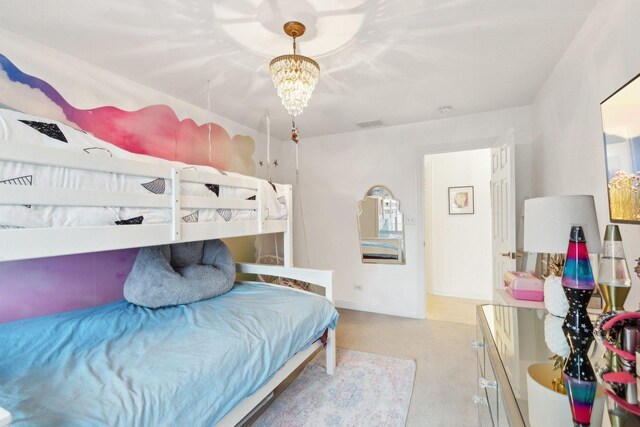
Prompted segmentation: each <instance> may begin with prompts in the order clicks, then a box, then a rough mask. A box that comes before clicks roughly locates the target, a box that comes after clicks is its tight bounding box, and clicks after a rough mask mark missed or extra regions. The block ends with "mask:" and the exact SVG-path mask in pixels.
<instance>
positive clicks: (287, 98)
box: [269, 21, 320, 117]
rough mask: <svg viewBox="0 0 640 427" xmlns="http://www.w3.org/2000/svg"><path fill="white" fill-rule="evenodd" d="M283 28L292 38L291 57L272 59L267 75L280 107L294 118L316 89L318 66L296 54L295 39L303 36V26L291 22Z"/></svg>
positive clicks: (309, 59)
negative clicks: (276, 92) (280, 103)
mask: <svg viewBox="0 0 640 427" xmlns="http://www.w3.org/2000/svg"><path fill="white" fill-rule="evenodd" d="M283 28H284V32H285V33H286V34H287V35H288V36H289V37H292V38H293V55H282V56H278V57H276V58H273V60H272V61H271V63H270V64H269V73H270V74H271V79H272V80H273V84H274V86H275V87H276V90H277V91H278V96H279V97H280V99H281V100H282V105H284V107H285V108H286V109H287V111H288V112H289V114H290V115H292V116H294V117H295V116H297V115H299V114H300V113H302V109H303V108H304V107H306V106H307V102H308V101H309V98H311V94H312V93H313V90H314V89H315V88H316V84H317V83H318V77H319V76H320V66H318V63H317V62H316V61H314V60H313V59H311V58H308V57H306V56H302V55H297V54H296V37H300V36H302V35H303V34H304V31H305V27H304V25H302V24H301V23H300V22H295V21H291V22H287V23H286V24H284V26H283Z"/></svg>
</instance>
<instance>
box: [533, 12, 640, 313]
mask: <svg viewBox="0 0 640 427" xmlns="http://www.w3.org/2000/svg"><path fill="white" fill-rule="evenodd" d="M638 17H640V2H638V1H637V0H602V1H600V2H599V3H598V4H597V5H596V7H595V9H594V10H593V12H592V13H591V15H590V16H589V17H588V18H587V20H586V21H585V23H584V25H583V27H582V28H581V30H580V31H579V32H578V34H577V35H576V37H575V39H574V40H573V42H572V43H571V45H570V46H569V48H568V49H567V51H566V52H565V54H564V55H563V57H562V58H561V60H560V61H559V62H558V64H557V66H556V68H555V69H554V71H553V73H552V74H551V75H550V77H549V79H548V80H547V81H546V83H545V84H544V86H543V87H542V89H541V90H540V92H539V93H538V95H537V96H536V99H535V101H534V102H533V105H532V117H533V134H532V135H533V141H534V143H533V155H534V158H535V161H534V165H533V177H534V181H533V184H534V186H533V191H534V193H535V195H537V196H545V195H561V194H593V195H594V196H595V200H596V209H597V213H598V222H599V225H600V228H601V234H603V233H604V227H605V226H606V225H607V223H608V222H609V212H608V205H607V182H606V174H605V159H604V143H603V137H602V124H601V118H600V102H602V101H603V100H604V99H605V98H606V97H607V96H609V95H610V94H611V93H613V92H614V91H615V90H617V89H618V88H619V87H620V86H622V85H623V84H624V83H626V82H627V81H628V80H630V79H631V78H633V77H634V76H635V75H636V74H638V73H640V25H638V22H637V21H638ZM620 231H621V233H622V239H623V241H624V246H625V251H626V255H627V260H628V262H629V266H630V267H632V266H633V265H634V264H635V263H634V262H633V260H634V258H637V257H638V256H640V239H639V237H640V226H638V225H620ZM631 273H632V276H633V277H634V279H633V288H632V289H631V293H630V295H629V298H628V300H627V304H626V307H627V308H629V309H632V310H635V309H637V307H638V302H639V301H640V281H639V280H637V277H636V276H635V274H633V271H631Z"/></svg>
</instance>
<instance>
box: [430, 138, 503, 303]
mask: <svg viewBox="0 0 640 427" xmlns="http://www.w3.org/2000/svg"><path fill="white" fill-rule="evenodd" d="M425 174H426V175H427V176H425V194H427V193H429V194H430V197H429V199H430V202H431V203H430V204H431V206H429V202H427V203H426V204H427V206H425V210H430V211H431V214H430V215H429V214H427V215H425V217H426V222H427V224H426V225H425V228H426V241H427V242H431V245H430V246H431V247H430V251H427V252H428V253H427V256H429V252H430V253H431V262H430V265H431V272H429V271H427V272H426V274H427V275H428V276H429V275H430V277H429V281H428V282H429V283H430V293H432V294H435V295H444V296H452V297H460V298H473V299H485V300H491V298H492V292H493V286H492V285H491V279H492V274H491V273H492V272H491V266H492V264H493V263H492V258H491V189H490V184H489V183H490V180H491V149H489V148H483V149H480V150H469V151H459V152H455V153H443V154H434V155H429V156H425ZM460 186H473V187H474V214H473V215H449V197H448V196H449V195H448V188H449V187H460ZM429 219H430V220H431V225H430V226H429ZM427 265H429V263H428V264H427Z"/></svg>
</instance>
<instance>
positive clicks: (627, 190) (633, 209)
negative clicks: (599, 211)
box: [609, 171, 640, 221]
mask: <svg viewBox="0 0 640 427" xmlns="http://www.w3.org/2000/svg"><path fill="white" fill-rule="evenodd" d="M639 182H640V176H638V175H637V174H633V173H631V174H629V173H626V172H624V171H617V172H616V173H615V174H614V176H613V178H611V181H609V207H610V209H611V218H613V219H616V220H617V219H620V220H629V221H638V220H640V194H639V193H638V183H639Z"/></svg>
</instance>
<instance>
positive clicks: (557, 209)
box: [524, 195, 602, 254]
mask: <svg viewBox="0 0 640 427" xmlns="http://www.w3.org/2000/svg"><path fill="white" fill-rule="evenodd" d="M572 225H580V226H582V229H583V231H584V235H585V238H586V239H587V249H588V250H589V253H592V254H593V253H600V252H602V243H601V239H600V230H599V228H598V218H597V217H596V206H595V203H594V200H593V196H588V195H584V196H583V195H581V196H552V197H538V198H535V199H529V200H525V202H524V250H525V251H527V252H540V253H551V254H564V253H566V252H567V247H568V246H569V233H570V232H571V226H572Z"/></svg>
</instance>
